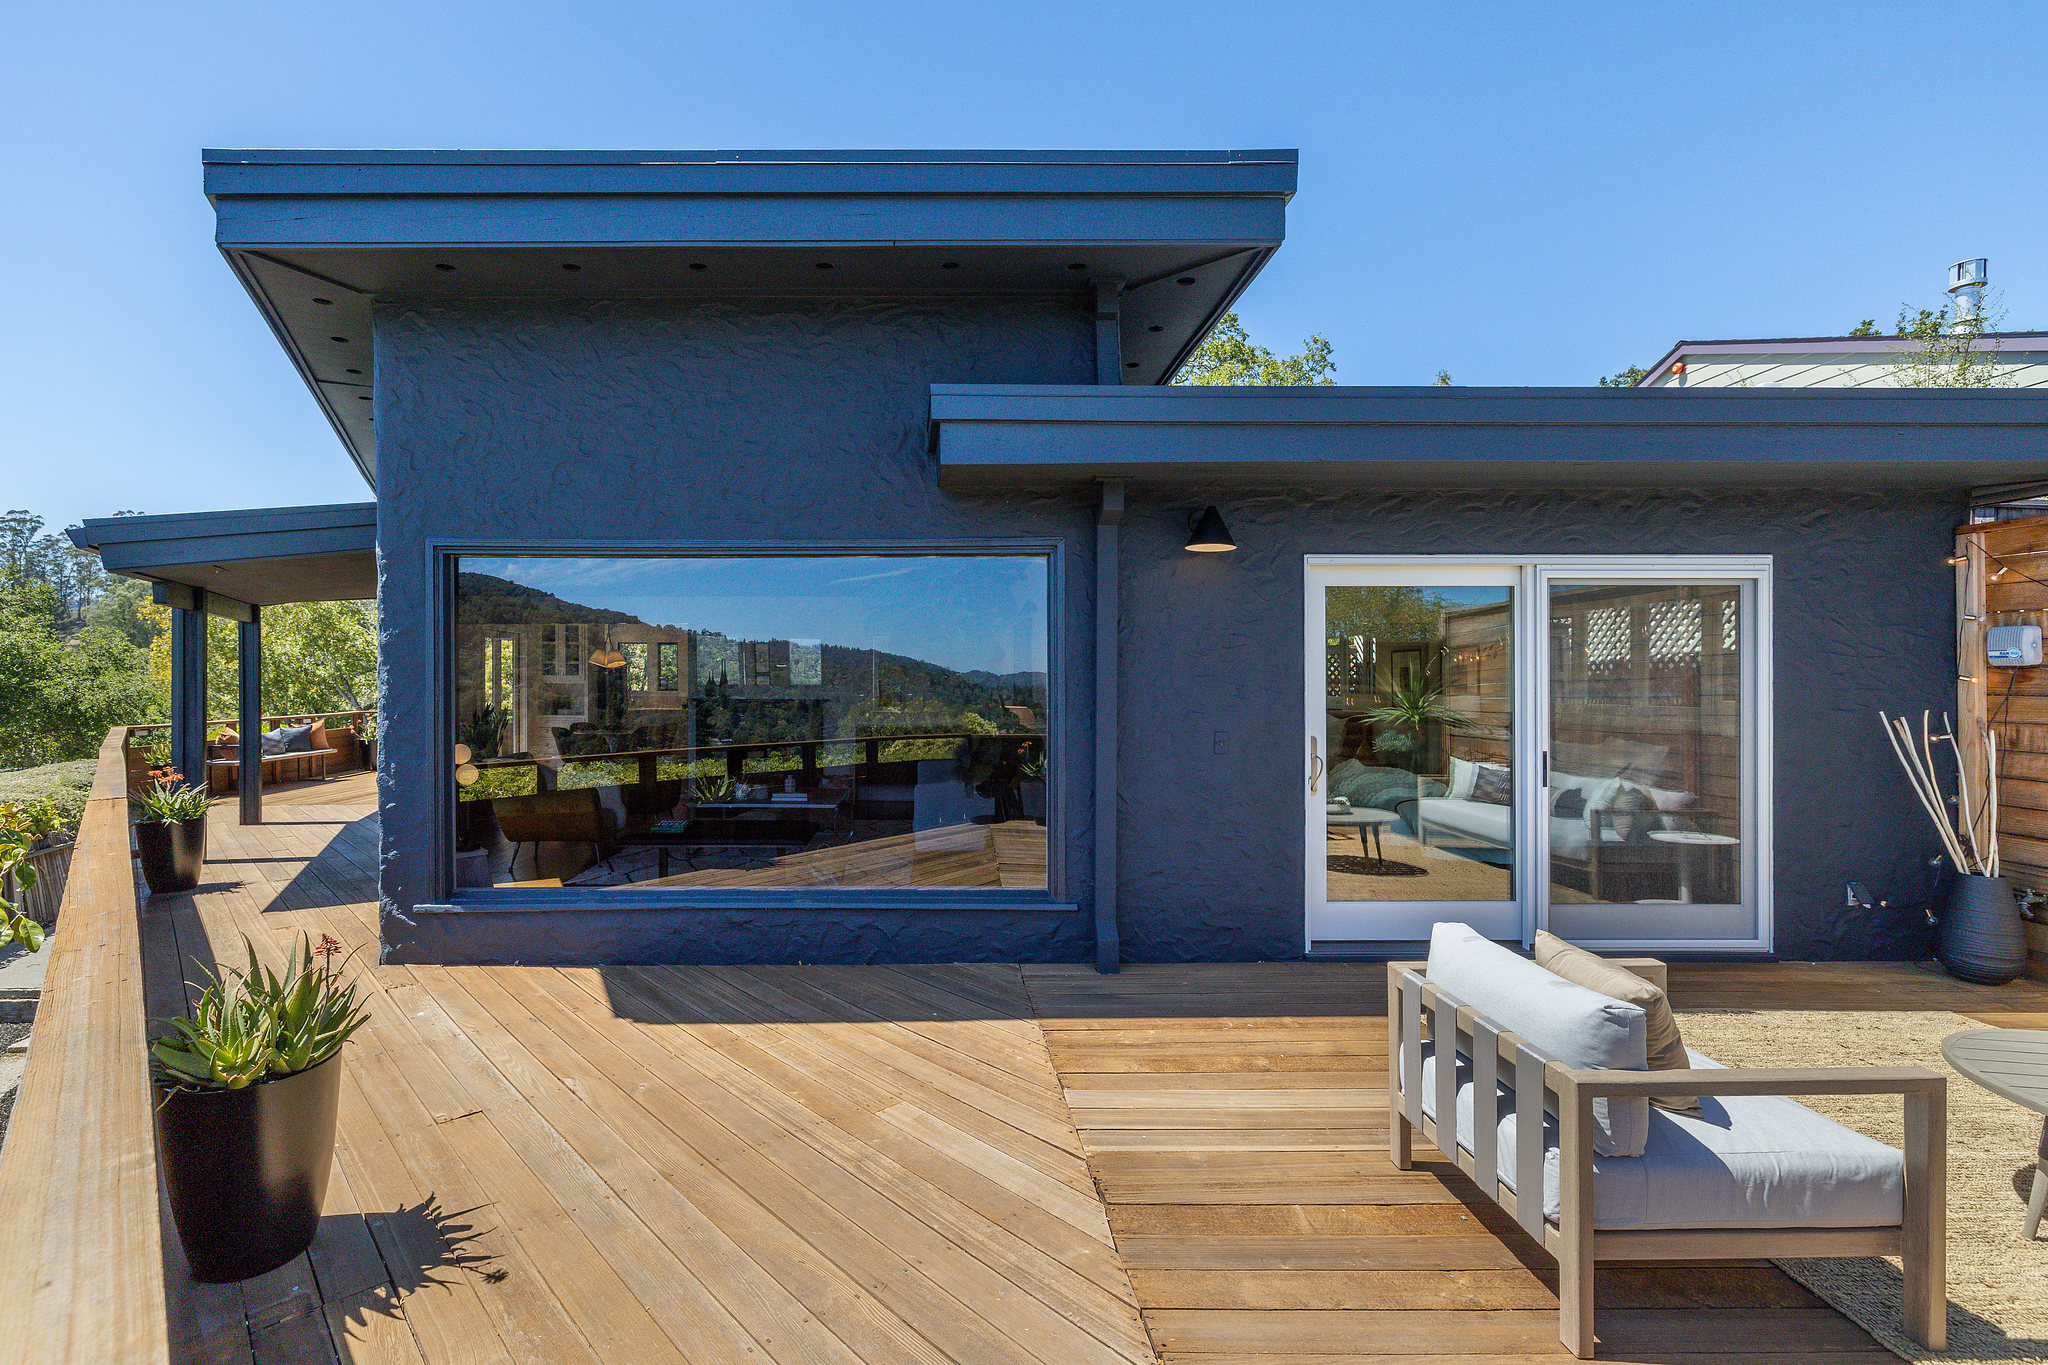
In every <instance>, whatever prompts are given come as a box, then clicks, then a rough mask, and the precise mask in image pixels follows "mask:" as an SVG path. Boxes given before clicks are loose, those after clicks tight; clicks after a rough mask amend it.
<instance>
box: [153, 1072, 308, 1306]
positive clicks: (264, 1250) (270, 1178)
mask: <svg viewBox="0 0 2048 1365" xmlns="http://www.w3.org/2000/svg"><path fill="white" fill-rule="evenodd" d="M340 1094H341V1054H340V1053H336V1054H335V1055H334V1056H332V1057H329V1058H328V1059H327V1060H326V1061H324V1062H322V1063H320V1065H318V1066H316V1067H313V1068H311V1069H309V1070H306V1071H300V1072H297V1073H295V1074H293V1075H290V1076H280V1077H278V1078H277V1079H275V1080H268V1081H259V1082H258V1083H257V1084H255V1085H251V1086H244V1087H243V1088H242V1089H240V1090H205V1091H192V1090H184V1091H179V1092H177V1093H175V1094H172V1095H170V1096H168V1097H165V1096H164V1095H163V1094H162V1093H161V1092H159V1094H158V1096H157V1097H158V1098H159V1099H161V1100H163V1103H162V1104H160V1105H159V1106H158V1107H157V1111H156V1134H157V1148H158V1151H159V1152H160V1154H161V1156H162V1159H163V1166H164V1185H165V1188H166V1189H167V1190H168V1191H169V1192H170V1198H171V1214H172V1216H173V1217H174V1218H175V1219H176V1220H177V1224H178V1240H179V1242H181V1243H183V1244H184V1247H185V1259H186V1261H187V1262H188V1263H190V1265H191V1267H192V1278H193V1279H195V1280H199V1281H200V1282H202V1283H205V1284H226V1283H229V1282H230V1281H233V1280H246V1279H248V1278H249V1277H250V1276H252V1275H261V1274H262V1273H263V1272H264V1271H266V1270H275V1269H277V1267H279V1266H281V1265H283V1264H284V1263H285V1262H286V1261H289V1260H291V1259H292V1257H294V1256H297V1255H298V1254H299V1253H300V1252H302V1251H304V1250H305V1249H306V1248H307V1247H309V1246H311V1245H312V1244H313V1234H314V1233H315V1232H317V1231H319V1228H320V1206H321V1204H322V1203H323V1202H324V1201H325V1199H326V1197H327V1175H328V1172H329V1171H330V1170H331V1169H332V1168H333V1165H334V1114H335V1105H336V1101H337V1100H338V1098H339V1097H340Z"/></svg>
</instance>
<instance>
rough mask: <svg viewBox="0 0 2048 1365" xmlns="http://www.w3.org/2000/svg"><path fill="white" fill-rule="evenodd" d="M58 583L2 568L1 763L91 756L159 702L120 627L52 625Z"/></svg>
mask: <svg viewBox="0 0 2048 1365" xmlns="http://www.w3.org/2000/svg"><path fill="white" fill-rule="evenodd" d="M59 610H60V599H59V597H58V594H57V591H56V590H55V589H54V588H52V587H51V586H50V585H49V584H47V583H42V582H36V581H33V580H29V579H24V578H23V577H21V576H20V575H18V574H16V573H13V572H12V571H9V570H4V569H0V767H7V768H16V767H31V766H34V765H37V764H43V763H56V762H60V761H63V760H65V759H77V758H88V757H90V756H91V755H92V754H93V753H94V752H96V751H97V750H98V748H99V744H100V741H101V740H102V739H104V738H105V737H106V733H107V731H108V730H110V729H112V728H113V727H114V726H116V725H135V724H140V723H142V722H145V721H149V720H151V719H154V718H155V717H156V716H158V715H160V714H161V707H160V705H159V703H158V702H157V700H156V697H155V696H154V694H153V692H152V689H151V687H150V685H149V673H148V669H147V666H146V658H145V656H144V654H143V652H142V651H141V650H139V649H137V648H136V647H135V646H134V645H133V644H132V643H130V642H129V640H128V639H127V638H126V637H125V636H123V635H121V634H120V633H119V632H118V631H113V630H106V629H101V628H97V627H91V626H88V627H85V628H83V629H81V630H78V631H75V632H74V633H73V634H72V635H71V636H70V637H69V638H66V636H65V635H64V634H63V633H61V632H60V631H59V630H58V628H57V622H56V617H57V614H58V612H59Z"/></svg>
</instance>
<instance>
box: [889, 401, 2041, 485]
mask: <svg viewBox="0 0 2048 1365" xmlns="http://www.w3.org/2000/svg"><path fill="white" fill-rule="evenodd" d="M930 441H931V448H932V449H933V451H935V452H936V454H937V456H938V462H939V481H940V483H941V484H942V485H944V486H945V487H948V488H959V489H971V488H989V487H1033V486H1035V487H1047V486H1058V485H1063V484H1075V483H1082V482H1088V481H1093V480H1099V479H1128V480H1142V481H1173V482H1195V481H1200V482H1233V483H1238V484H1244V485H1257V486H1262V487H1274V486H1282V487H1317V488H1328V487H1360V488H1365V487H1370V488H1446V487H1457V488H1570V487H1588V486H1623V487H1647V488H1657V487H1671V488H1695V487H1714V486H1758V487H1768V486H1778V487H1797V486H1808V487H1827V486H1837V487H1839V486H1860V487H1877V488H1887V487H1897V488H1904V487H1927V488H1956V489H1967V490H1973V491H1976V490H1993V489H1995V490H1998V491H2000V492H2008V491H2010V490H2012V489H2015V488H2024V487H2033V486H2038V485H2042V484H2044V483H2048V392H2041V391H2036V390H2024V389H2019V390H2015V389H1888V390H1882V391H1875V390H1870V389H1675V388H1663V389H1602V388H1593V389H1534V388H1523V389H1480V388H1438V387H1434V386H1431V387H1427V388H1340V387H1334V386H1332V387H1319V388H1207V387H1200V386H1193V385H1190V386H1187V387H1170V388H1151V389H1114V388H1110V389H1103V388H1086V387H1052V386H1035V385H985V384H978V385H958V384H935V385H933V386H932V389H931V423H930Z"/></svg>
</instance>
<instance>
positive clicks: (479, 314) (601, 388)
mask: <svg viewBox="0 0 2048 1365" xmlns="http://www.w3.org/2000/svg"><path fill="white" fill-rule="evenodd" d="M376 335H377V385H378V393H377V418H378V423H377V424H378V431H379V441H378V445H379V464H380V474H379V489H378V496H379V518H380V525H379V540H380V573H381V576H382V593H383V602H384V612H383V617H382V620H383V654H382V659H381V668H382V669H383V682H384V687H385V696H386V698H387V699H388V704H387V712H386V715H387V719H386V726H387V729H386V742H385V743H384V744H382V745H380V746H379V758H380V762H381V763H382V765H383V771H382V774H381V790H382V810H383V818H384V844H383V853H382V860H383V866H382V871H383V887H384V895H385V936H386V943H387V952H388V953H389V954H390V955H391V956H392V957H393V958H394V959H397V960H414V961H429V960H464V959H469V960H476V959H483V960H512V959H519V960H527V961H583V962H606V961H610V962H631V961H865V960H885V959H896V960H916V959H920V958H922V959H927V960H929V959H949V958H950V959H966V958H982V959H1019V958H1022V959H1026V960H1033V959H1038V960H1043V959H1065V960H1074V959H1084V958H1086V957H1088V956H1089V955H1090V952H1091V944H1092V936H1091V931H1090V928H1089V923H1088V909H1089V905H1090V903H1091V887H1090V884H1089V866H1090V858H1091V853H1092V846H1091V841H1090V839H1089V837H1088V822H1089V820H1090V819H1091V818H1092V816H1091V800H1090V786H1091V781H1092V778H1091V773H1090V766H1089V755H1090V752H1091V746H1092V743H1093V729H1092V725H1091V720H1090V709H1091V708H1090V705H1089V693H1090V687H1091V679H1090V669H1091V667H1092V653H1093V651H1092V647H1091V637H1092V629H1093V627H1092V620H1093V609H1094V604H1093V592H1092V583H1093V554H1092V551H1093V530H1092V526H1093V515H1092V507H1093V499H1092V494H1091V493H1090V492H1089V491H1087V490H1075V491H1072V492H1069V493H1063V494H1048V493H1029V494H1022V493H1020V494H1001V495H997V494H987V493H976V494H960V493H948V492H945V491H942V490H941V489H940V488H939V487H938V482H937V475H936V462H935V460H934V458H933V456H932V455H931V454H930V453H929V452H928V451H927V450H926V448H925V425H924V419H925V413H926V404H927V392H926V386H927V385H928V384H931V383H1047V384H1054V383H1058V384H1072V383H1086V382H1089V381H1090V379H1091V378H1092V376H1093V372H1094V356H1093V329H1092V323H1091V321H1090V315H1089V313H1088V312H1087V310H1086V309H1085V308H1083V307H1082V306H1080V305H1079V304H1078V303H1076V302H1075V301H1073V300H1059V299H1050V298H1011V299H985V300H951V301H943V302H940V301H930V300H926V301H905V300H838V301H819V300H809V301H798V300H788V301H773V300H753V301H729V302H714V303H711V304H698V305H695V306H693V307H691V308H689V309H684V308H682V307H680V306H676V305H669V304H661V303H655V302H645V301H642V302H610V303H587V302H585V303H560V302H506V301H498V302H491V303H483V302H475V303H466V304H450V303H445V302H435V303H414V304H402V303H387V304H384V305H382V306H380V309H379V311H378V315H377V333H376ZM1245 439H1246V440H1248V441H1256V440H1257V439H1259V437H1258V433H1257V432H1255V431H1254V432H1248V433H1247V435H1246V438H1245ZM1502 439H1503V440H1512V439H1514V437H1513V435H1512V433H1511V432H1504V433H1503V437H1502ZM1702 439H1716V440H1733V441H1740V440H1741V439H1742V435H1741V433H1740V432H1727V433H1715V434H1712V435H1711V436H1707V437H1703V438H1702ZM1621 476H1622V474H1621V471H1617V477H1621ZM1206 502H1216V503H1218V504H1220V505H1221V507H1222V508H1223V511H1224V515H1225V517H1226V519H1227V520H1228V522H1229V524H1230V526H1231V529H1232V530H1233V531H1234V532H1235V533H1236V536H1237V539H1238V542H1239V544H1240V545H1241V546H1242V547H1243V548H1241V549H1240V550H1239V551H1238V552H1237V553H1235V554H1232V555H1220V556H1199V555H1189V554H1185V553H1183V552H1182V551H1181V548H1180V546H1181V542H1182V541H1183V540H1184V539H1185V537H1186V534H1187V520H1186V518H1187V513H1188V512H1189V510H1191V509H1193V508H1199V507H1200V506H1202V505H1203V504H1204V503H1206ZM1962 511H1963V499H1962V498H1961V497H1960V495H1947V494H1925V493H1911V492H1887V493H1884V494H1881V495H1879V494H1869V493H1863V492H1858V491H1854V490H1839V491H1837V490H1822V491H1796V492H1794V491H1779V490H1762V491H1754V492H1737V493H1727V492H1715V493H1688V492H1682V491H1680V492H1673V491H1668V490H1666V491H1661V492H1656V493H1649V492H1643V493H1635V492H1626V491H1623V492H1611V493H1588V492H1583V491H1579V492H1558V493H1541V492H1526V491H1524V492H1515V493H1471V492H1437V493H1429V492H1423V493H1416V492H1403V493H1387V494H1377V495H1376V494H1368V493H1336V492H1328V491H1318V492H1301V491H1285V490H1253V489H1247V488H1244V487H1214V488H1179V489H1171V488H1148V487H1144V486H1137V487H1134V488H1133V489H1132V490H1131V497H1130V508H1129V512H1128V514H1127V516H1126V518H1125V521H1124V530H1123V546H1122V563H1123V580H1122V581H1123V590H1122V593H1123V617H1122V626H1121V637H1120V638H1121V641H1122V650H1123V668H1124V676H1123V680H1122V693H1121V695H1122V706H1123V723H1122V727H1121V737H1122V746H1123V766H1122V782H1121V796H1120V813H1119V818H1120V829H1121V832H1122V844H1123V856H1122V870H1123V876H1122V883H1123V893H1122V914H1121V916H1120V919H1121V923H1122V928H1123V943H1124V955H1125V957H1126V959H1128V960H1179V959H1244V958H1285V957H1293V956H1297V955H1299V953H1300V951H1301V947H1302V918H1301V915H1302V906H1301V882H1302V857H1303V851H1302V839H1301V830H1300V823H1299V815H1298V812H1299V810H1300V799H1299V784H1300V782H1301V780H1302V774H1301V769H1300V751H1301V740H1300V737H1301V734H1302V724H1303V717H1302V715H1301V690H1302V689H1301V685H1300V669H1301V667H1302V659H1301V611H1302V603H1301V582H1302V556H1304V555H1306V554H1312V553H1313V554H1343V553H1356V554H1389V553H1436V554H1457V553H1486V554H1512V555H1542V554H1595V553H1638V554H1710V553H1739V554H1764V553H1768V554H1772V555H1774V556H1775V557H1776V596H1775V604H1774V605H1775V635H1776V639H1775V645H1776V676H1775V693H1776V702H1777V708H1776V714H1775V716H1774V717H1773V718H1772V721H1771V723H1772V724H1773V725H1774V727H1775V730H1774V736H1775V744H1776V760H1777V787H1776V831H1775V833H1776V844H1775V847H1776V855H1777V856H1776V861H1777V877H1776V900H1777V913H1776V923H1777V944H1778V950H1779V952H1780V954H1781V955H1784V956H1788V957H1835V958H1862V957H1886V956H1899V955H1903V954H1906V953H1908V952H1911V951H1914V950H1915V949H1916V948H1917V947H1918V944H1919V940H1920V931H1919V930H1918V928H1917V927H1916V926H1914V925H1913V924H1911V923H1910V921H1909V918H1908V917H1907V916H1905V915H1904V914H1900V913H1894V914H1892V915H1890V916H1889V917H1884V916H1871V915H1865V914H1862V913H1860V912H1851V911H1848V910H1846V909H1845V908H1844V906H1843V903H1842V899H1843V898H1842V884H1843V883H1844V882H1845V881H1847V880H1851V879H1853V880H1858V881H1863V882H1865V883H1867V884H1868V885H1869V886H1870V888H1871V890H1872V892H1873V893H1874V894H1876V895H1878V896H1884V897H1890V898H1893V899H1901V898H1909V897H1911V896H1913V895H1916V894H1918V893H1919V892H1920V891H1921V889H1922V887H1923V885H1924V883H1923V880H1922V873H1923V869H1922V861H1923V859H1924V857H1925V855H1926V854H1927V853H1929V852H1931V851H1932V850H1933V844H1932V841H1931V839H1929V838H1928V837H1927V836H1926V834H1925V832H1924V830H1923V822H1922V819H1921V817H1919V816H1918V814H1917V813H1916V812H1915V811H1914V810H1913V808H1912V807H1911V805H1910V802H1911V797H1910V795H1909V794H1908V792H1907V791H1906V789H1905V787H1904V784H1903V783H1902V782H1901V781H1900V780H1899V778H1898V776H1897V775H1896V774H1895V773H1894V772H1893V771H1892V770H1891V759H1890V756H1889V754H1888V752H1887V751H1886V750H1885V748H1884V745H1883V742H1882V738H1881V735H1880V732H1879V731H1878V729H1877V726H1876V724H1875V721H1874V718H1873V717H1874V712H1875V711H1876V709H1877V708H1878V707H1880V706H1885V707H1888V708H1892V709H1907V710H1911V711H1917V710H1918V709H1919V708H1920V707H1922V706H1932V707H1935V708H1936V709H1937V710H1938V709H1940V708H1941V707H1943V706H1945V705H1949V704H1950V702H1949V695H1950V687H1951V680H1952V677H1953V664H1954V656H1953V645H1952V637H1951V621H1950V613H1951V611H1952V601H1951V595H1952V585H1951V579H1950V575H1949V571H1948V569H1947V567H1946V565H1945V564H1944V563H1943V562H1942V561H1943V557H1944V556H1945V555H1946V553H1947V552H1948V549H1947V547H1948V544H1949V531H1950V528H1951V527H1952V526H1953V525H1954V524H1955V523H1956V522H1957V521H1958V520H1959V519H1960V517H1961V514H1962ZM463 537H473V538H478V539H492V540H495V539H505V538H526V539H531V540H533V541H535V542H541V543H546V542H551V541H557V540H562V539H575V540H582V541H604V540H615V541H619V542H633V541H647V540H661V539H673V540H676V541H681V542H688V541H738V540H760V541H769V542H789V541H820V540H850V539H859V540H872V539H901V540H906V541H914V540H930V539H940V538H944V539H953V538H1047V539H1061V540H1063V541H1064V543H1065V566H1064V567H1065V584H1064V586H1065V592H1064V601H1063V602H1062V603H1061V604H1059V605H1057V606H1056V608H1055V610H1056V613H1057V615H1058V618H1059V621H1060V624H1061V628H1062V631H1063V651H1062V655H1061V663H1062V666H1063V669H1064V676H1063V678H1062V691H1061V703H1062V706H1063V733H1062V739H1063V741H1064V742H1063V756H1064V758H1065V766H1064V770H1063V774H1061V775H1059V776H1058V777H1057V778H1056V780H1058V781H1060V782H1061V784H1062V786H1063V801H1064V804H1063V807H1062V809H1063V813H1064V824H1063V837H1062V845H1063V853H1064V857H1065V862H1066V868H1067V873H1066V881H1065V884H1064V887H1063V888H1062V890H1063V892H1064V894H1065V896H1066V897H1067V898H1070V899H1072V900H1075V901H1078V902H1079V903H1080V905H1081V911H1080V913H1078V914H1064V915H1063V914H1056V913H1050V912H1009V911H986V910H949V911H914V912H913V911H906V910H904V909H902V908H900V907H886V906H885V907H879V908H862V909H849V910H833V911H819V910H788V909H775V910H766V909H763V910H729V911H728V910H703V909H673V910H624V909H610V910H595V911H575V912H524V911H509V910H507V911H501V910H488V911H463V912H460V913H453V914H451V913H419V914H416V913H413V909H412V908H413V906H414V905H415V903H418V902H431V901H433V900H434V899H436V894H435V888H434V886H433V884H432V857H431V846H432V839H433V838H434V837H435V836H434V834H433V830H434V827H435V815H436V812H435V810H434V808H433V801H434V798H433V794H432V793H433V790H434V787H433V781H432V779H433V776H434V773H433V767H432V765H433V763H434V762H436V761H438V760H437V759H435V758H434V757H433V756H434V755H435V754H437V753H438V752H439V748H438V744H437V742H436V741H435V740H434V738H433V737H432V736H431V735H430V734H429V733H428V726H427V719H428V716H429V712H428V711H427V710H426V708H425V707H424V706H422V705H420V704H418V699H419V698H422V697H425V696H426V695H427V692H426V689H427V687H428V680H429V658H428V654H427V649H428V643H429V642H428V640H427V635H426V631H427V621H428V612H427V605H428V602H429V591H428V590H429V586H430V585H429V583H428V577H427V558H426V554H425V550H424V546H425V544H426V543H427V541H428V540H429V538H441V539H455V538H463ZM1218 730H1222V731H1225V732H1227V733H1228V736H1229V739H1228V751H1227V752H1226V753H1224V754H1216V753H1214V752H1213V751H1212V750H1213V744H1212V736H1213V733H1214V732H1215V731H1218Z"/></svg>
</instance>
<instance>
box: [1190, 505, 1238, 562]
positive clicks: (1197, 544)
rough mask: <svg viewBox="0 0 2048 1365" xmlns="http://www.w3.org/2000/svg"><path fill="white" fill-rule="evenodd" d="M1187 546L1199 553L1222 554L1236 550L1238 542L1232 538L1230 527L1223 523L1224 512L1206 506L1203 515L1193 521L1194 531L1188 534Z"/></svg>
mask: <svg viewBox="0 0 2048 1365" xmlns="http://www.w3.org/2000/svg"><path fill="white" fill-rule="evenodd" d="M1186 548H1188V549H1190V550H1193V551H1195V552H1197V553H1199V554H1221V553H1222V552H1224V551H1226V550H1235V549H1236V548H1237V542H1236V541H1234V540H1232V539H1231V538H1230V528H1229V527H1228V526H1225V525H1224V524H1223V514H1222V513H1221V512H1218V511H1217V510H1216V509H1215V508H1214V507H1204V508H1203V509H1202V515H1200V516H1198V517H1196V518H1195V519H1194V521H1193V531H1192V532H1191V533H1190V534H1189V536H1188V543H1187V547H1186Z"/></svg>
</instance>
